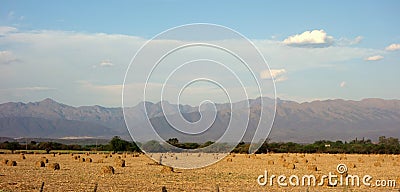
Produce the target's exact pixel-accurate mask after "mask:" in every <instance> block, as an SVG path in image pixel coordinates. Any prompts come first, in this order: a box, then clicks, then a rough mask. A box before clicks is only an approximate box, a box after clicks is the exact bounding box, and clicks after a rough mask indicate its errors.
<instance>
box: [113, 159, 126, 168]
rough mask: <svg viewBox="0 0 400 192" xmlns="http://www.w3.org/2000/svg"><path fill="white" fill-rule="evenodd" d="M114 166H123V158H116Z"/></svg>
mask: <svg viewBox="0 0 400 192" xmlns="http://www.w3.org/2000/svg"><path fill="white" fill-rule="evenodd" d="M115 166H117V167H125V160H123V159H116V160H115Z"/></svg>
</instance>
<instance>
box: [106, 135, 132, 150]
mask: <svg viewBox="0 0 400 192" xmlns="http://www.w3.org/2000/svg"><path fill="white" fill-rule="evenodd" d="M128 145H129V142H127V141H124V140H122V139H121V138H120V137H119V136H114V137H113V138H112V139H111V141H110V146H111V150H113V151H114V152H118V151H127V148H128Z"/></svg>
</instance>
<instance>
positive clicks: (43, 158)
mask: <svg viewBox="0 0 400 192" xmlns="http://www.w3.org/2000/svg"><path fill="white" fill-rule="evenodd" d="M41 160H42V161H43V162H45V163H48V162H49V160H48V159H47V158H46V157H42V158H41Z"/></svg>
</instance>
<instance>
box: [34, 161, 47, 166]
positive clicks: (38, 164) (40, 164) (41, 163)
mask: <svg viewBox="0 0 400 192" xmlns="http://www.w3.org/2000/svg"><path fill="white" fill-rule="evenodd" d="M36 166H37V167H45V166H46V164H45V163H44V162H43V161H37V162H36Z"/></svg>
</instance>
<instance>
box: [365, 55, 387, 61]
mask: <svg viewBox="0 0 400 192" xmlns="http://www.w3.org/2000/svg"><path fill="white" fill-rule="evenodd" d="M381 59H383V56H381V55H374V56H370V57H367V58H365V60H366V61H379V60H381Z"/></svg>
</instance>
